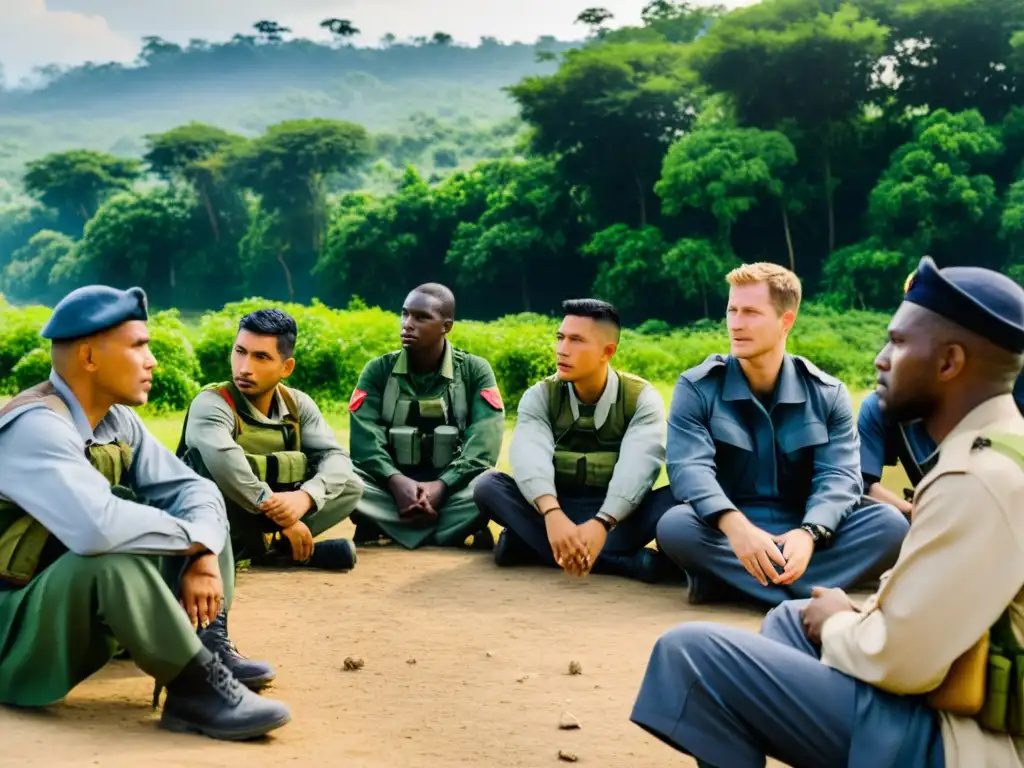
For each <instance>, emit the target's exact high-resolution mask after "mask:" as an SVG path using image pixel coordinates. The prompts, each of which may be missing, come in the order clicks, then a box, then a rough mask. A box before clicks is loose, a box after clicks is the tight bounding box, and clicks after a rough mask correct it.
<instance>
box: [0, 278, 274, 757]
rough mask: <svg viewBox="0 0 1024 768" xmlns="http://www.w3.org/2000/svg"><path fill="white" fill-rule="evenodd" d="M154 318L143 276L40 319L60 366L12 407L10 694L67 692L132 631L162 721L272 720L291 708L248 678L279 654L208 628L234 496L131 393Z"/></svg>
mask: <svg viewBox="0 0 1024 768" xmlns="http://www.w3.org/2000/svg"><path fill="white" fill-rule="evenodd" d="M147 319H148V312H147V308H146V296H145V294H144V293H143V292H142V290H141V289H139V288H131V289H129V290H127V291H120V290H117V289H114V288H109V287H107V286H86V287H84V288H79V289H78V290H75V291H72V292H71V293H70V294H68V295H67V296H66V297H64V299H62V300H61V301H60V302H59V303H58V304H57V306H56V308H55V309H54V312H53V315H52V316H51V318H50V321H49V323H47V325H46V327H45V328H44V329H43V336H44V337H45V338H48V339H51V340H52V348H51V353H50V354H51V361H52V370H51V373H50V377H49V380H48V381H44V382H42V383H41V384H38V385H36V386H35V387H32V388H31V389H29V390H26V391H25V392H22V393H21V394H19V395H17V396H16V397H15V398H14V399H13V400H11V401H10V402H9V403H8V404H7V405H6V406H4V408H3V409H2V410H0V702H2V703H4V704H13V705H15V706H20V707H39V706H46V705H49V704H52V703H55V702H57V701H59V700H61V699H62V698H64V696H65V695H67V694H68V693H69V692H70V691H71V690H72V689H73V688H74V687H75V686H77V685H78V684H79V683H81V682H82V681H83V680H85V679H86V678H87V677H89V676H90V675H92V674H93V673H94V672H96V671H98V670H99V669H101V668H102V667H104V666H105V665H106V664H107V663H108V662H109V661H110V660H111V659H112V658H113V657H114V654H115V653H117V651H118V649H119V647H120V648H123V649H125V650H127V651H128V653H129V654H130V655H131V658H132V660H133V661H134V662H135V664H136V665H137V666H138V667H139V668H140V669H142V671H143V672H145V673H146V674H148V675H150V676H152V677H153V678H155V680H156V683H157V697H156V698H157V700H158V698H159V692H160V688H161V687H164V686H166V688H167V698H166V701H165V702H164V710H163V715H162V717H161V720H160V724H161V725H162V726H164V727H166V728H169V729H172V730H178V731H196V732H200V733H205V734H207V735H208V736H212V737H215V738H221V739H232V740H234V739H246V738H253V737H257V736H261V735H263V734H265V733H267V732H268V731H271V730H273V729H275V728H279V727H280V726H282V725H284V724H285V723H286V722H288V720H289V717H290V716H289V713H288V710H287V708H285V706H284V705H283V704H280V703H279V702H276V701H273V700H271V699H266V698H263V697H261V696H259V695H257V694H256V693H253V692H252V691H250V690H249V688H248V687H246V686H249V687H252V688H259V687H262V686H263V685H264V684H265V683H267V682H269V680H270V679H272V678H273V670H271V669H270V667H268V666H267V665H266V664H262V663H259V662H253V661H248V660H246V659H243V658H241V657H239V656H238V655H237V654H235V653H234V652H233V651H232V650H231V647H230V643H229V642H228V641H227V638H226V635H225V634H224V633H223V631H220V630H218V631H211V630H212V629H213V627H214V625H215V624H217V623H218V617H219V616H223V615H224V614H226V613H227V611H228V609H229V606H230V604H231V600H232V588H233V585H234V576H235V572H234V560H233V558H232V556H231V545H230V541H229V539H228V529H227V519H226V516H225V512H224V502H223V500H222V499H221V496H220V494H219V493H218V492H217V488H216V487H215V486H214V485H213V483H211V482H209V481H208V480H204V479H203V478H201V477H199V476H198V475H196V473H195V472H193V471H191V470H190V469H188V468H187V467H185V466H184V465H183V464H182V463H181V462H180V461H178V460H177V459H176V458H175V457H174V455H173V454H172V453H171V452H170V451H168V450H167V449H166V448H165V447H164V446H163V445H161V444H160V442H159V441H158V440H157V439H156V438H154V437H153V435H151V434H150V433H149V431H148V430H147V429H146V427H145V426H144V425H143V423H142V421H141V420H140V419H139V417H138V416H137V415H136V414H135V412H134V411H133V410H132V409H131V407H129V406H139V405H144V404H145V403H146V401H147V400H148V399H149V388H150V385H151V382H152V379H153V370H154V369H155V368H156V360H155V359H154V357H153V355H152V353H151V352H150V349H149V333H148V331H147ZM197 630H199V633H198V636H197ZM154 703H156V702H154Z"/></svg>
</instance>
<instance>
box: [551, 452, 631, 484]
mask: <svg viewBox="0 0 1024 768" xmlns="http://www.w3.org/2000/svg"><path fill="white" fill-rule="evenodd" d="M618 460H619V454H618V452H617V451H591V452H589V453H580V452H577V451H558V450H556V451H555V457H554V463H555V485H556V486H558V487H562V488H567V489H572V488H578V489H581V490H582V489H604V488H607V487H608V484H609V483H610V482H611V480H612V473H613V472H614V471H615V463H616V462H617V461H618Z"/></svg>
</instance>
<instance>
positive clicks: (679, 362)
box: [0, 298, 887, 412]
mask: <svg viewBox="0 0 1024 768" xmlns="http://www.w3.org/2000/svg"><path fill="white" fill-rule="evenodd" d="M270 306H275V307H279V308H281V309H284V310H285V311H287V312H290V313H291V314H292V315H293V316H294V317H295V319H296V322H297V324H298V328H299V334H298V339H297V344H296V352H295V357H296V360H297V365H296V368H295V372H294V373H293V375H292V376H291V378H289V380H288V382H289V384H291V385H292V386H295V387H297V388H299V389H301V390H303V391H305V392H307V393H308V394H309V395H310V396H312V397H313V398H314V399H316V400H317V402H318V403H319V404H320V406H321V408H323V409H325V410H331V409H336V408H341V407H343V405H344V404H345V403H347V402H348V398H349V396H350V394H351V392H352V389H353V388H354V387H355V384H356V381H357V380H358V378H359V374H360V372H361V371H362V369H363V367H364V366H365V365H366V363H367V362H369V361H370V360H371V359H373V358H374V357H376V356H378V355H382V354H385V353H386V352H390V351H393V350H394V349H396V348H397V344H398V330H399V318H398V316H397V315H395V314H394V313H391V312H385V311H383V310H381V309H376V308H367V307H365V305H364V304H363V303H362V302H361V300H360V301H356V302H353V305H352V307H351V308H350V309H348V310H334V309H330V308H328V307H326V306H325V305H323V304H321V303H319V302H315V303H313V304H311V305H299V304H289V303H283V302H269V301H264V300H262V299H256V298H253V299H247V300H245V301H242V302H235V303H232V304H229V305H226V306H225V307H224V308H223V309H221V310H219V311H216V312H209V313H206V314H205V315H203V316H202V318H201V319H200V320H199V321H198V323H189V324H186V323H184V322H183V321H182V319H181V316H180V314H179V313H178V311H176V310H166V311H162V312H157V313H155V314H154V315H152V317H151V320H150V323H149V326H150V333H151V348H152V351H153V354H154V356H155V357H156V359H157V368H156V371H155V372H154V379H153V389H152V390H151V392H150V405H149V406H148V408H150V409H151V410H153V411H156V412H160V411H168V410H181V409H183V408H185V407H186V406H187V405H188V403H189V402H190V400H191V398H192V397H194V396H195V394H196V393H197V392H198V390H199V388H200V386H201V385H204V384H208V383H213V382H220V381H225V380H228V379H230V377H231V348H232V343H233V341H234V338H235V334H236V332H237V328H238V321H239V319H240V318H241V317H242V316H243V315H244V314H246V313H247V312H251V311H253V310H255V309H259V308H261V307H270ZM49 314H50V310H49V309H46V308H43V307H27V308H24V309H18V308H13V307H10V306H9V305H5V304H0V321H2V322H3V324H2V325H0V393H3V394H14V393H16V392H18V391H20V390H21V389H24V388H25V387H28V386H31V385H33V384H35V383H38V381H40V380H41V379H42V378H45V376H46V375H47V374H48V372H49V347H48V343H47V342H45V341H44V340H43V339H42V338H41V337H40V336H39V329H40V327H41V326H42V325H43V324H44V323H45V322H46V320H47V319H48V317H49ZM886 322H887V317H886V316H885V315H882V314H878V313H871V312H859V311H839V310H831V309H827V308H824V307H821V306H819V305H815V304H813V303H811V304H806V305H805V306H804V308H803V309H802V310H801V313H800V316H799V318H798V319H797V324H796V329H795V332H794V334H793V336H792V338H791V341H790V346H789V349H790V351H792V352H795V353H796V354H802V355H806V356H808V357H810V358H811V359H812V360H813V361H814V362H815V363H816V364H817V365H819V366H820V367H822V368H823V369H824V370H826V371H828V372H829V373H831V374H833V375H835V376H838V377H839V378H841V379H843V380H844V381H845V382H846V383H847V384H848V385H849V386H850V387H851V388H862V387H865V386H869V385H870V383H871V382H872V381H873V380H874V373H873V367H872V361H873V359H874V356H875V354H876V353H877V351H878V350H879V349H880V348H881V345H882V344H883V343H884V339H885V325H886ZM558 323H559V320H558V319H556V318H553V317H547V316H543V315H538V314H532V313H520V314H516V315H508V316H505V317H503V318H501V319H499V320H495V321H493V322H489V323H483V322H477V321H460V322H457V323H456V325H455V328H454V329H453V331H452V335H451V340H452V343H453V344H455V345H456V346H459V347H461V348H463V349H465V350H467V351H469V352H471V353H473V354H476V355H480V356H481V357H484V358H485V359H487V360H488V361H489V362H490V363H491V366H492V367H493V368H494V372H495V376H496V377H497V380H498V385H499V387H500V388H501V391H502V394H503V397H504V399H505V401H506V403H507V404H508V406H509V409H510V410H511V411H514V410H515V406H516V404H517V403H518V401H519V398H520V397H521V396H522V394H523V392H524V391H525V390H526V389H527V388H528V387H529V386H530V385H532V384H533V383H534V382H535V381H537V380H538V379H540V378H542V377H544V376H548V375H551V374H553V373H554V372H555V333H556V331H557V328H558ZM727 351H728V337H727V335H726V332H725V328H724V324H723V323H722V322H704V323H700V324H697V325H695V326H691V327H687V328H675V329H673V328H671V327H669V326H668V324H667V323H664V322H663V321H648V322H647V323H645V324H643V325H642V326H641V327H639V328H637V329H635V330H634V329H624V330H623V333H622V339H621V343H620V345H619V350H618V352H617V353H616V356H615V359H614V363H613V364H614V365H615V366H616V367H618V368H620V369H622V370H627V371H631V372H633V373H636V374H638V375H640V376H643V377H645V378H647V379H649V380H651V381H655V382H665V383H667V382H672V381H674V380H675V379H676V378H677V377H678V376H679V374H680V373H681V372H682V371H683V370H685V369H687V368H690V367H692V366H694V365H697V364H699V363H700V362H702V361H703V360H704V359H705V358H706V357H707V356H708V355H709V354H712V353H716V352H727Z"/></svg>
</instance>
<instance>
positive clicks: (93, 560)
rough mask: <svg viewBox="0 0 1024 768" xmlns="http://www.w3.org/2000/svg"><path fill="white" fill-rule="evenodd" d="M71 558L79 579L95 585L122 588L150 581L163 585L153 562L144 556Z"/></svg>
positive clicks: (107, 555)
mask: <svg viewBox="0 0 1024 768" xmlns="http://www.w3.org/2000/svg"><path fill="white" fill-rule="evenodd" d="M72 557H75V558H76V562H75V569H76V572H77V573H78V576H79V578H81V579H87V580H89V581H91V582H93V583H95V584H107V585H112V586H122V585H125V584H129V583H145V582H146V581H148V580H150V579H153V580H156V581H159V582H160V583H163V578H162V577H161V576H160V571H159V570H158V569H157V566H156V563H155V562H154V560H153V559H152V558H150V557H146V556H144V555H130V554H125V553H121V552H118V553H112V554H106V555H89V556H80V555H72Z"/></svg>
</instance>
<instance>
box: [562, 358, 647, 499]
mask: <svg viewBox="0 0 1024 768" xmlns="http://www.w3.org/2000/svg"><path fill="white" fill-rule="evenodd" d="M616 374H617V375H618V377H619V391H618V393H617V395H616V397H615V402H614V403H613V404H612V406H611V408H610V409H609V410H608V416H607V418H605V421H604V423H603V424H602V425H601V427H600V428H599V429H597V428H595V427H594V412H595V411H596V406H594V405H585V404H583V403H577V405H578V406H579V418H577V419H576V420H573V416H572V404H571V403H570V402H569V387H570V386H572V385H571V384H570V383H569V382H567V381H561V380H559V378H558V376H557V375H555V376H549V377H548V378H547V379H545V381H547V383H548V419H549V420H550V422H551V427H552V433H553V434H554V438H555V457H554V462H555V487H556V488H557V489H558V491H559V493H564V492H569V493H573V492H575V493H586V492H593V491H599V490H604V489H606V488H607V487H608V484H609V483H610V482H611V479H612V472H614V471H615V464H616V462H617V461H618V460H619V447H620V446H621V445H622V438H623V437H624V436H625V434H626V428H627V427H629V422H630V421H632V419H633V414H635V413H636V403H637V400H638V399H639V397H640V393H641V392H642V391H643V389H644V387H646V386H647V382H646V381H645V380H644V379H642V378H640V377H639V376H634V375H633V374H630V373H622V372H619V371H616Z"/></svg>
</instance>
